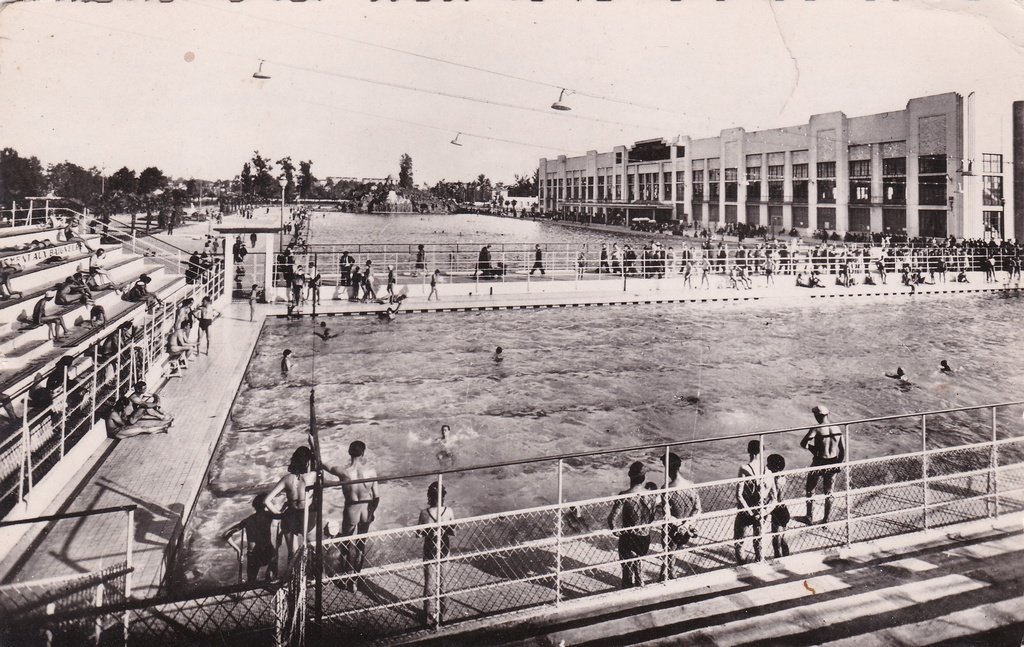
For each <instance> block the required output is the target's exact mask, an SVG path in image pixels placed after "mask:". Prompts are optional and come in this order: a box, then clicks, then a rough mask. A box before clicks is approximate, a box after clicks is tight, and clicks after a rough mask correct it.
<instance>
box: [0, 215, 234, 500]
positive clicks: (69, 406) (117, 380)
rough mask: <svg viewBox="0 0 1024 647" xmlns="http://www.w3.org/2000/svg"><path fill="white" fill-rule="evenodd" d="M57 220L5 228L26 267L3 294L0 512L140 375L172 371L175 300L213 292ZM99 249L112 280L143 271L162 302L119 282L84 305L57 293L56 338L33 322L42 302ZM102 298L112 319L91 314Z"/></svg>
mask: <svg viewBox="0 0 1024 647" xmlns="http://www.w3.org/2000/svg"><path fill="white" fill-rule="evenodd" d="M49 224H53V225H57V226H49ZM49 224H48V225H46V226H40V225H31V226H20V227H7V228H3V229H0V262H2V263H4V264H7V265H13V266H16V267H18V268H19V269H18V271H16V272H14V273H12V274H10V275H9V282H10V289H11V291H12V293H13V294H12V296H11V297H7V298H6V299H3V300H0V399H2V400H0V402H2V404H3V408H2V409H0V519H2V518H3V517H4V516H5V515H7V514H8V513H9V512H10V511H11V510H12V509H14V507H15V506H16V505H17V504H18V503H19V502H23V501H26V500H27V494H28V493H29V492H30V491H31V490H32V488H33V487H34V486H35V484H37V483H38V482H39V480H40V479H42V477H43V476H45V475H46V474H47V473H48V472H49V471H50V470H51V469H52V467H53V466H54V465H56V464H57V463H59V462H60V461H61V460H63V458H64V456H65V455H66V454H67V453H68V451H70V449H71V448H73V447H74V446H75V444H76V443H77V442H79V441H80V440H81V438H83V437H84V436H85V435H86V434H88V433H89V432H90V431H91V430H92V429H93V425H94V423H95V422H97V421H99V420H101V419H102V418H103V416H104V414H105V409H106V406H105V405H107V404H109V403H110V402H111V401H112V400H113V399H114V398H116V397H119V396H122V395H125V394H126V392H127V390H128V388H129V387H130V385H131V383H132V382H133V381H134V380H139V379H145V377H146V376H153V375H162V374H165V373H166V368H167V366H166V365H167V353H166V352H165V350H166V337H167V332H168V331H169V329H170V327H171V324H172V322H173V313H174V308H175V307H176V306H177V303H178V302H179V301H180V300H182V299H184V298H186V297H193V298H195V299H196V301H199V299H200V298H201V297H202V296H204V295H205V294H208V293H210V292H211V291H212V284H205V285H204V284H201V283H200V284H195V285H187V284H186V281H185V278H184V276H183V275H180V274H177V273H174V272H173V271H169V269H168V268H169V267H170V264H168V263H166V262H162V260H161V259H160V258H159V257H154V256H152V255H149V254H145V255H143V254H137V253H132V252H131V251H127V250H129V249H132V247H131V246H129V245H121V244H101V243H102V242H103V241H105V242H107V243H109V242H110V240H111V237H110V236H109V234H108V236H107V237H106V238H102V239H101V236H100V235H99V234H89V233H84V232H82V231H81V230H79V231H77V232H72V237H71V239H70V240H69V239H68V238H67V234H66V232H65V228H64V226H62V225H61V223H60V222H59V221H57V220H52V221H51V223H49ZM124 242H126V243H127V242H130V237H129V238H128V239H126V240H125V241H124ZM101 248H102V249H103V250H104V256H103V260H102V267H103V268H104V270H105V271H106V273H107V274H108V275H109V276H110V278H111V280H112V281H113V283H114V284H118V285H122V286H123V287H124V291H127V290H128V289H129V288H130V286H131V285H132V284H134V283H135V282H136V281H137V280H138V279H139V277H140V276H141V275H142V274H145V275H147V276H149V277H150V279H151V282H150V283H149V284H148V286H147V287H148V291H149V292H150V293H152V294H155V295H156V296H157V297H158V298H160V299H161V300H162V301H163V302H164V305H163V306H159V307H157V308H155V311H154V312H148V311H147V304H146V303H145V302H144V301H142V302H133V301H128V300H126V299H125V297H124V292H123V291H117V290H115V289H114V288H113V287H110V288H107V289H100V290H95V289H94V290H92V291H91V292H92V299H91V300H90V301H88V302H85V303H81V302H75V303H71V304H69V305H57V303H56V301H55V300H50V301H48V302H47V304H46V313H45V314H46V315H47V316H56V317H59V318H60V320H61V321H62V322H63V323H64V326H65V327H66V328H67V331H68V332H67V334H66V335H63V336H61V337H60V338H59V339H55V338H54V337H53V336H52V334H51V329H50V326H48V325H46V324H36V323H34V322H33V310H34V307H35V305H36V304H37V303H38V302H39V301H40V299H42V298H43V297H44V295H45V294H46V293H47V291H50V290H57V288H58V286H59V285H60V284H61V283H63V282H64V281H65V279H67V278H68V277H72V276H74V275H76V274H77V273H79V272H88V268H89V258H90V256H91V255H92V254H93V253H94V252H93V251H92V250H97V249H101ZM19 293H20V294H19ZM211 296H214V297H216V294H211ZM94 306H102V308H103V310H104V314H105V319H106V323H102V324H95V325H94V323H93V322H92V321H91V318H90V313H91V310H92V309H93V307H94ZM63 357H69V358H71V360H70V367H69V368H68V370H67V371H66V374H65V373H63V372H61V373H58V374H57V378H59V379H54V380H52V382H54V383H56V384H50V385H49V387H47V386H46V382H47V380H48V378H49V377H50V376H51V374H54V371H55V368H57V367H58V362H59V361H60V360H61V358H63ZM54 386H56V388H53V387H54ZM152 386H153V387H156V386H159V385H158V384H153V385H152ZM65 390H66V392H65ZM44 391H45V392H44ZM40 394H41V395H42V397H40Z"/></svg>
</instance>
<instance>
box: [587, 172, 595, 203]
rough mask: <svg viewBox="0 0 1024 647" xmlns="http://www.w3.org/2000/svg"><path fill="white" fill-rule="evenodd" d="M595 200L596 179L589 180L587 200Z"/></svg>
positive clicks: (590, 178)
mask: <svg viewBox="0 0 1024 647" xmlns="http://www.w3.org/2000/svg"><path fill="white" fill-rule="evenodd" d="M593 199H594V177H593V176H591V177H588V178H587V200H591V201H592V200H593Z"/></svg>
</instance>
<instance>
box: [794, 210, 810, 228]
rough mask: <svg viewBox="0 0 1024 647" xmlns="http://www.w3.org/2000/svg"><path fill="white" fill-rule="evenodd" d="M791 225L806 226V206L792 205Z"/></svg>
mask: <svg viewBox="0 0 1024 647" xmlns="http://www.w3.org/2000/svg"><path fill="white" fill-rule="evenodd" d="M793 226H794V227H799V228H801V229H806V228H807V227H808V224H807V207H793Z"/></svg>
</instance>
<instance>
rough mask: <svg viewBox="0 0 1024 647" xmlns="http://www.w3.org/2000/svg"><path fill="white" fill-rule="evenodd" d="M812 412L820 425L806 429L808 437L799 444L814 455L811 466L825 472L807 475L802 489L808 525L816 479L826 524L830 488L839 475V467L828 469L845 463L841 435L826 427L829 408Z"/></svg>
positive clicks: (833, 426)
mask: <svg viewBox="0 0 1024 647" xmlns="http://www.w3.org/2000/svg"><path fill="white" fill-rule="evenodd" d="M811 412H812V413H813V414H814V419H815V420H816V421H817V422H818V425H819V426H817V427H812V428H810V429H808V430H807V434H806V435H805V436H804V438H803V440H801V441H800V446H801V447H803V448H804V449H806V450H808V451H809V452H811V455H812V456H813V458H812V459H811V467H826V469H818V470H814V471H813V472H809V473H808V474H807V486H806V488H805V494H806V495H807V525H811V524H813V523H814V498H813V495H814V490H815V488H816V487H817V486H818V479H819V478H820V479H821V481H822V485H823V488H824V494H825V516H824V517H823V518H822V523H828V518H829V516H830V515H831V513H832V485H833V481H834V480H835V476H836V474H838V473H839V467H829V466H833V465H839V464H841V463H842V462H843V461H844V460H846V443H845V442H844V441H843V432H842V430H841V429H840V428H839V427H837V426H835V425H832V424H829V422H830V421H829V419H828V416H829V410H828V408H827V407H825V406H823V405H818V406H816V407H814V408H813V409H811Z"/></svg>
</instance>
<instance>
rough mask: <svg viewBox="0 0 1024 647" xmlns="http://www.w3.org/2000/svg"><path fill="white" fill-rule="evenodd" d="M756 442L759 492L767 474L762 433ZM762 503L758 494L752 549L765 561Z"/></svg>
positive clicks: (761, 498) (762, 497)
mask: <svg viewBox="0 0 1024 647" xmlns="http://www.w3.org/2000/svg"><path fill="white" fill-rule="evenodd" d="M757 442H758V444H759V446H760V448H761V453H760V454H758V459H757V460H758V463H760V465H761V470H760V472H759V473H758V475H757V477H758V483H757V491H758V492H759V493H760V492H761V491H762V488H761V485H762V483H763V481H764V479H765V476H766V475H767V474H768V468H767V467H766V466H765V462H764V453H765V446H764V434H758V436H757ZM666 467H667V466H666ZM764 504H765V500H764V496H762V495H760V494H759V496H758V501H757V518H758V524H757V526H755V528H756V529H757V536H756V537H755V538H754V542H755V547H756V549H755V551H754V552H755V553H756V554H755V555H754V557H755V558H756V559H757V561H759V562H764V561H765V555H766V554H767V553H768V551H767V550H766V548H768V547H767V546H765V542H764V537H765V532H764V527H765V514H764ZM769 523H770V522H769Z"/></svg>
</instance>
